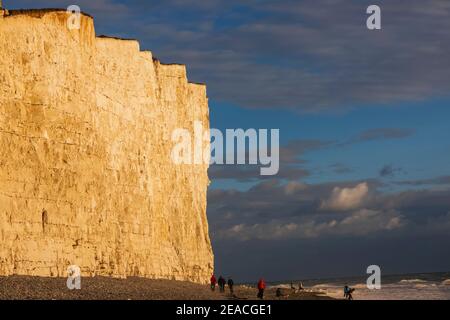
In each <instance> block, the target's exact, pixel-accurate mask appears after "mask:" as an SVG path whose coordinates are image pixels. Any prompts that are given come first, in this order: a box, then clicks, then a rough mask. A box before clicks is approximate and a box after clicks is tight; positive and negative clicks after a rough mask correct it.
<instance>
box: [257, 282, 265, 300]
mask: <svg viewBox="0 0 450 320" xmlns="http://www.w3.org/2000/svg"><path fill="white" fill-rule="evenodd" d="M265 289H266V282H265V281H264V279H263V278H261V279H259V281H258V298H259V299H264V290H265Z"/></svg>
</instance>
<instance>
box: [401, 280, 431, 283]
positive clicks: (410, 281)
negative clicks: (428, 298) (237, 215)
mask: <svg viewBox="0 0 450 320" xmlns="http://www.w3.org/2000/svg"><path fill="white" fill-rule="evenodd" d="M425 282H427V281H426V280H422V279H403V280H400V281H399V282H398V283H425Z"/></svg>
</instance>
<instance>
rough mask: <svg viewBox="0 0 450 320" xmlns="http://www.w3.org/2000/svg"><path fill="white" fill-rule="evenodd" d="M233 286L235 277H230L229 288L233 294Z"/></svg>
mask: <svg viewBox="0 0 450 320" xmlns="http://www.w3.org/2000/svg"><path fill="white" fill-rule="evenodd" d="M233 286H234V281H233V279H231V278H230V279H228V288H229V289H230V293H231V294H233Z"/></svg>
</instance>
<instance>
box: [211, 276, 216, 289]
mask: <svg viewBox="0 0 450 320" xmlns="http://www.w3.org/2000/svg"><path fill="white" fill-rule="evenodd" d="M216 283H217V280H216V277H215V276H214V274H213V275H212V276H211V290H212V291H214V290H216Z"/></svg>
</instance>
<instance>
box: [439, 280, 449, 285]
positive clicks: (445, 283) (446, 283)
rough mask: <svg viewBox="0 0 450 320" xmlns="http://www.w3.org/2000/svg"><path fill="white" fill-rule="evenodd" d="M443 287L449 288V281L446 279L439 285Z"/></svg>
mask: <svg viewBox="0 0 450 320" xmlns="http://www.w3.org/2000/svg"><path fill="white" fill-rule="evenodd" d="M441 284H442V285H443V286H450V279H446V280H444V281H442V283H441Z"/></svg>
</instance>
